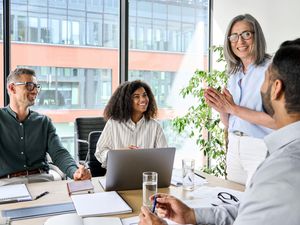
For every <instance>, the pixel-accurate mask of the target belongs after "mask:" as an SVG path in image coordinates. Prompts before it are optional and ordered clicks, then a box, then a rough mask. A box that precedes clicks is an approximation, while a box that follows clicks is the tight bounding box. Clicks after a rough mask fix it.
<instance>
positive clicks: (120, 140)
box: [95, 117, 168, 167]
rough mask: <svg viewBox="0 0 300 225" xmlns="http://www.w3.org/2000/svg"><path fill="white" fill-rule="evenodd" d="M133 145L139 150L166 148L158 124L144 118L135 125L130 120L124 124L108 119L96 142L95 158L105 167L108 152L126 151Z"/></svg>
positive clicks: (163, 136) (162, 133)
mask: <svg viewBox="0 0 300 225" xmlns="http://www.w3.org/2000/svg"><path fill="white" fill-rule="evenodd" d="M130 145H134V146H137V147H139V148H161V147H168V144H167V141H166V138H165V135H164V132H163V130H162V128H161V126H160V125H159V123H158V122H157V121H156V120H154V119H150V120H146V119H145V118H144V117H142V118H141V119H140V121H138V122H137V123H136V124H135V123H134V122H133V121H132V120H131V119H130V120H128V121H127V122H126V123H124V122H119V121H116V120H113V119H109V120H108V121H107V123H106V125H105V127H104V129H103V132H102V134H101V136H100V138H99V140H98V143H97V148H96V152H95V156H96V158H97V159H98V160H99V162H101V163H102V167H106V158H107V153H108V151H109V150H115V149H128V146H130Z"/></svg>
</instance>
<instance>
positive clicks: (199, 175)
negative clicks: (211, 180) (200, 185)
mask: <svg viewBox="0 0 300 225" xmlns="http://www.w3.org/2000/svg"><path fill="white" fill-rule="evenodd" d="M195 175H197V176H198V177H201V178H203V179H206V178H205V177H204V176H202V175H201V174H198V173H195Z"/></svg>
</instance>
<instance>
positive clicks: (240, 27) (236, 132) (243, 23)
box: [205, 14, 275, 184]
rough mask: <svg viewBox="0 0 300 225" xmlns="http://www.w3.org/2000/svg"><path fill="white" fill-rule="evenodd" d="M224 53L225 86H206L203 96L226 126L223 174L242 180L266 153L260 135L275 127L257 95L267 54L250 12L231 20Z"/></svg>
mask: <svg viewBox="0 0 300 225" xmlns="http://www.w3.org/2000/svg"><path fill="white" fill-rule="evenodd" d="M224 56H225V59H226V62H227V66H228V74H229V75H230V78H229V81H228V89H226V88H224V90H223V91H222V93H220V92H218V91H217V90H216V89H214V88H212V87H209V88H207V89H206V90H205V98H206V102H207V103H208V105H209V106H211V107H212V108H214V109H215V110H216V111H218V112H219V113H220V116H221V120H222V122H223V123H224V125H225V127H227V128H228V132H229V135H228V141H229V142H228V152H227V178H228V179H229V180H232V181H235V182H238V183H241V184H245V183H246V181H247V179H249V178H251V176H252V174H253V173H254V171H255V170H256V168H257V167H258V165H259V164H260V163H261V162H262V161H263V160H264V158H265V156H266V151H267V149H266V146H265V144H264V142H263V138H264V136H265V135H267V134H269V133H270V132H271V131H272V130H271V129H274V128H275V123H274V120H273V119H272V118H271V117H270V116H269V115H267V114H266V113H265V112H263V107H262V100H261V96H260V87H261V85H262V83H263V81H264V77H265V71H266V69H267V67H268V65H269V63H270V56H269V55H268V54H267V53H266V41H265V37H264V34H263V31H262V29H261V27H260V25H259V23H258V22H257V20H256V19H255V18H254V17H253V16H251V15H249V14H245V15H239V16H236V17H235V18H233V19H232V20H231V22H230V23H229V25H228V28H227V31H226V36H225V42H224ZM269 128H271V129H269Z"/></svg>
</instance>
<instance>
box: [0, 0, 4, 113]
mask: <svg viewBox="0 0 300 225" xmlns="http://www.w3.org/2000/svg"><path fill="white" fill-rule="evenodd" d="M0 48H1V49H3V0H0ZM0 70H1V71H3V53H2V54H1V55H0ZM0 87H1V92H0V107H3V106H4V96H3V91H4V89H3V88H5V85H4V77H3V73H0ZM2 87H3V88H2Z"/></svg>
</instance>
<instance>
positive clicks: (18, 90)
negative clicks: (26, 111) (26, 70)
mask: <svg viewBox="0 0 300 225" xmlns="http://www.w3.org/2000/svg"><path fill="white" fill-rule="evenodd" d="M23 82H33V83H35V84H36V83H37V80H36V77H35V76H32V75H28V74H22V75H20V76H19V78H18V81H17V82H14V83H23ZM14 83H12V84H10V85H11V88H12V92H11V95H12V98H14V100H15V101H16V103H17V104H18V105H19V106H23V107H29V106H32V105H34V103H35V100H36V97H37V95H38V90H37V88H34V89H33V90H32V91H28V90H27V88H26V86H25V85H17V84H14Z"/></svg>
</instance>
